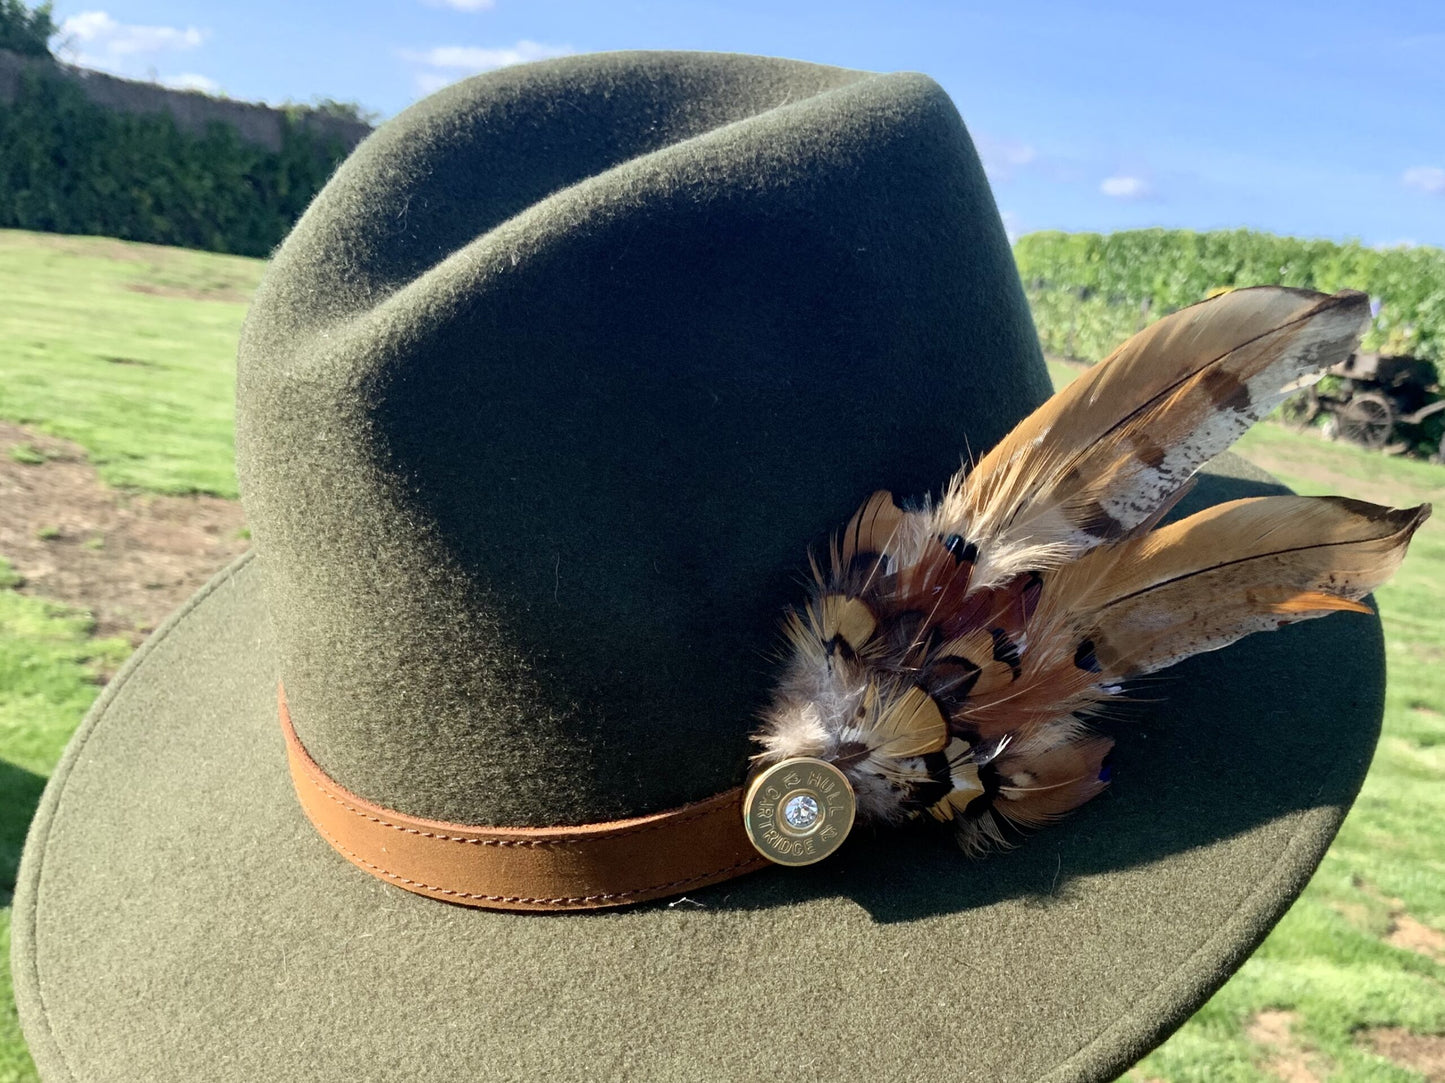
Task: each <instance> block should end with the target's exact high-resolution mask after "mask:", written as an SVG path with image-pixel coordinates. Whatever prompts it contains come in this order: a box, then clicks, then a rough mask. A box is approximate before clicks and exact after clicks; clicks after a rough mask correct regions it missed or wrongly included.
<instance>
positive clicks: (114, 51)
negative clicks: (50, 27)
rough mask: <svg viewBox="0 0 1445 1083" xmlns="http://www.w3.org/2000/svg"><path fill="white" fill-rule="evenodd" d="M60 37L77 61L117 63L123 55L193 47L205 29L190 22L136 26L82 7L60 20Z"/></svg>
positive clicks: (139, 54)
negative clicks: (81, 9) (172, 24)
mask: <svg viewBox="0 0 1445 1083" xmlns="http://www.w3.org/2000/svg"><path fill="white" fill-rule="evenodd" d="M60 37H61V39H62V40H64V41H66V42H67V43H68V44H69V46H70V47H71V48H73V49H75V50H76V52H77V54H78V57H79V62H80V63H87V62H90V61H100V62H101V63H109V64H117V63H121V62H123V61H124V60H125V59H126V58H127V57H145V56H150V55H151V54H154V53H162V52H168V51H173V50H182V49H194V48H195V47H196V46H198V45H200V44H201V42H203V41H205V40H206V32H205V31H204V30H198V29H196V28H195V27H194V26H188V27H186V28H184V29H182V28H180V27H177V26H136V25H133V24H130V23H122V22H117V21H116V20H115V19H114V18H112V17H111V16H110V15H108V14H107V13H105V12H104V11H82V12H81V13H80V14H78V15H71V16H69V17H68V18H67V19H65V20H64V21H63V22H62V23H61V24H60Z"/></svg>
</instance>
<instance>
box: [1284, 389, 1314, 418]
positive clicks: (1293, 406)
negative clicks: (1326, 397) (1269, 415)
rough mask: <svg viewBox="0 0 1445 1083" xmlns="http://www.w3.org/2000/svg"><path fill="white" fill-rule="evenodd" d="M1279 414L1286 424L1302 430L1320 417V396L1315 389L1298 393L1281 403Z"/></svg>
mask: <svg viewBox="0 0 1445 1083" xmlns="http://www.w3.org/2000/svg"><path fill="white" fill-rule="evenodd" d="M1279 413H1280V418H1281V420H1283V421H1284V422H1285V423H1286V424H1289V425H1298V426H1300V427H1301V428H1302V427H1304V426H1305V425H1308V424H1310V422H1312V421H1314V419H1315V418H1317V417H1319V416H1320V396H1319V394H1318V393H1317V392H1316V391H1315V389H1314V388H1313V387H1307V388H1305V389H1304V390H1303V391H1296V392H1295V393H1294V394H1293V395H1291V396H1290V397H1289V398H1287V399H1285V400H1284V402H1282V403H1280V407H1279Z"/></svg>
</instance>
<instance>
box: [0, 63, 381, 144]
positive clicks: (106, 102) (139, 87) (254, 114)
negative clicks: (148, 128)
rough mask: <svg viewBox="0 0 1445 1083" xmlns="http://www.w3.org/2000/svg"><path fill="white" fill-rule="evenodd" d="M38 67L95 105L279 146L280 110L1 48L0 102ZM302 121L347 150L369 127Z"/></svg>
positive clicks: (314, 117)
mask: <svg viewBox="0 0 1445 1083" xmlns="http://www.w3.org/2000/svg"><path fill="white" fill-rule="evenodd" d="M31 70H43V71H48V72H51V73H54V74H58V75H60V76H61V77H63V78H66V79H69V80H71V81H73V82H74V83H76V84H77V85H78V86H79V87H80V88H81V89H82V90H83V91H84V92H85V95H86V97H88V98H89V99H90V100H91V101H92V102H94V103H95V104H96V105H100V106H104V107H105V108H107V109H115V110H119V111H121V112H126V113H169V114H170V115H171V116H172V117H173V118H174V119H175V122H176V126H177V127H178V128H180V129H181V130H182V131H184V132H190V133H192V134H194V135H204V134H205V130H206V126H207V125H208V124H214V123H221V124H229V125H230V126H231V127H232V128H234V129H235V130H236V133H237V134H238V135H239V136H240V137H241V138H242V139H244V140H246V141H247V142H250V143H255V144H258V145H260V146H262V147H265V148H266V149H268V150H273V151H275V150H280V149H281V130H282V117H283V116H284V115H285V114H284V113H283V112H282V110H280V109H272V108H271V107H270V106H265V105H256V104H254V103H252V102H239V101H231V100H230V99H229V98H213V97H210V96H209V95H207V94H202V93H199V92H198V91H193V90H171V89H170V88H168V87H163V86H159V85H157V84H155V83H140V82H136V81H135V80H132V79H119V78H117V77H116V76H114V75H106V74H104V73H102V72H98V71H90V70H88V69H86V68H76V67H72V66H71V65H69V64H57V63H56V62H55V61H53V60H48V59H46V58H44V57H28V56H20V55H19V54H17V53H11V52H7V51H5V50H3V49H0V105H6V104H8V103H10V102H12V101H14V100H15V94H16V90H17V88H18V87H19V84H20V76H21V74H22V73H23V72H25V71H31ZM301 123H302V124H303V125H304V126H305V127H306V128H308V129H309V130H311V131H312V132H314V133H315V134H317V135H320V136H323V137H330V138H333V139H336V140H338V141H339V142H340V143H341V144H342V145H343V146H344V147H345V148H346V149H347V150H348V151H349V150H351V148H352V147H354V146H356V144H357V143H360V142H361V141H362V140H363V139H365V138H366V136H367V135H368V134H369V133H370V132H371V128H370V127H369V126H368V125H366V124H362V123H360V122H359V121H354V120H346V119H345V118H343V117H331V116H325V115H323V114H319V113H307V114H305V115H304V116H303V118H302V120H301Z"/></svg>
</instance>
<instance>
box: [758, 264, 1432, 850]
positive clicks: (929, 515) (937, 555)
mask: <svg viewBox="0 0 1445 1083" xmlns="http://www.w3.org/2000/svg"><path fill="white" fill-rule="evenodd" d="M1367 317H1368V306H1367V302H1366V300H1365V298H1364V296H1363V295H1361V294H1357V293H1352V292H1348V291H1346V292H1343V293H1339V294H1336V295H1335V296H1333V297H1326V296H1324V295H1321V294H1314V293H1309V292H1306V291H1302V290H1289V289H1278V288H1273V287H1267V288H1261V289H1252V290H1239V291H1236V292H1234V293H1231V294H1227V295H1225V296H1224V297H1221V298H1217V299H1215V300H1212V301H1209V302H1206V303H1204V304H1201V305H1196V306H1194V307H1193V308H1190V309H1186V310H1184V311H1182V312H1179V313H1175V314H1174V315H1172V316H1168V317H1165V318H1164V319H1163V320H1160V321H1159V322H1158V323H1157V324H1155V325H1154V326H1153V327H1151V328H1149V329H1148V330H1146V331H1144V332H1142V333H1140V334H1139V335H1136V336H1135V337H1134V338H1132V339H1130V340H1129V342H1127V343H1125V344H1124V345H1123V346H1122V347H1120V349H1118V350H1117V351H1115V353H1114V354H1113V355H1112V356H1111V357H1110V358H1109V359H1108V360H1106V361H1105V362H1103V363H1101V364H1100V365H1098V366H1096V367H1095V368H1094V369H1093V370H1091V371H1090V372H1089V373H1087V374H1085V375H1083V376H1081V377H1080V378H1079V379H1077V380H1076V381H1075V382H1074V383H1073V384H1071V385H1070V386H1069V387H1068V388H1066V389H1065V390H1064V391H1062V392H1060V393H1059V394H1058V395H1056V396H1054V398H1053V399H1051V400H1050V401H1049V402H1048V403H1046V404H1045V405H1044V406H1043V407H1041V408H1040V409H1039V410H1038V411H1036V412H1035V413H1034V414H1032V415H1031V416H1030V417H1028V418H1026V419H1025V420H1024V421H1023V422H1022V423H1021V424H1020V425H1019V426H1018V427H1017V428H1015V429H1014V431H1013V432H1012V433H1010V434H1009V435H1008V436H1007V437H1005V438H1004V440H1003V441H1002V442H1001V443H1000V444H999V445H998V447H996V448H995V449H994V450H993V451H992V452H990V453H989V454H988V455H986V456H985V457H984V458H983V460H982V461H981V462H980V463H979V464H978V466H977V468H976V469H974V470H973V471H972V472H971V473H966V474H960V475H959V476H958V477H956V478H954V479H953V480H952V481H951V482H950V483H949V485H948V487H947V489H946V490H945V493H944V496H943V499H942V500H941V501H940V502H939V503H938V504H937V505H928V504H925V505H924V506H923V507H922V508H920V509H918V510H905V509H904V508H901V507H900V506H899V505H898V504H897V503H896V502H895V501H894V500H893V497H892V496H891V495H890V494H888V493H886V492H879V493H875V494H874V495H873V496H872V497H870V498H869V499H868V500H867V501H866V502H865V503H864V505H863V506H862V507H861V508H860V509H859V511H858V513H857V514H856V515H855V516H854V517H853V519H852V520H850V521H849V523H848V525H847V526H846V528H845V529H844V530H843V531H842V533H841V534H840V535H839V537H838V538H837V539H836V540H835V542H834V544H833V546H832V549H831V552H830V553H829V559H828V561H827V562H826V566H820V565H819V564H817V563H815V564H814V566H813V567H814V575H815V577H816V584H815V587H814V591H813V593H812V596H811V598H810V599H809V601H808V603H807V604H806V605H805V606H804V607H803V609H802V610H801V612H797V613H794V614H792V615H791V616H790V617H789V619H788V623H787V626H786V630H787V634H788V638H789V642H790V645H791V651H790V653H789V658H788V661H787V664H786V669H785V672H784V674H783V678H782V680H781V681H780V683H779V687H778V691H777V694H776V696H775V699H774V701H773V703H772V705H771V707H770V708H769V709H768V711H767V714H766V717H765V720H764V725H763V727H762V729H761V731H760V732H759V734H758V738H757V739H758V742H759V745H760V747H761V751H760V752H759V753H758V756H757V757H756V758H757V759H758V760H759V761H760V762H761V763H763V764H768V763H773V762H778V761H781V760H784V759H788V758H791V757H795V756H815V757H819V758H822V759H825V760H828V761H829V762H831V763H833V764H834V765H835V766H836V767H838V768H839V770H841V771H842V772H843V773H844V774H845V775H846V776H847V777H848V779H849V782H850V784H851V785H852V786H853V789H854V791H855V794H856V795H857V798H858V812H859V815H860V817H861V818H862V819H865V820H869V819H871V820H874V821H876V822H882V823H896V822H899V821H902V820H907V819H910V818H913V817H916V816H919V815H922V814H924V813H927V814H931V815H932V817H933V818H935V819H937V820H942V821H944V822H947V823H951V824H952V825H953V827H954V829H955V832H956V834H957V837H958V841H959V843H960V845H962V847H963V848H964V849H965V850H966V851H968V852H969V853H979V852H983V851H985V850H987V849H989V848H991V847H994V846H998V845H1003V844H1006V843H1007V841H1008V840H1009V837H1010V836H1009V832H1008V830H1007V828H1008V826H1009V825H1013V826H1015V827H1037V826H1040V825H1042V824H1044V823H1047V822H1049V821H1050V820H1053V819H1055V818H1057V817H1058V816H1060V815H1063V814H1064V813H1065V812H1067V811H1069V810H1070V809H1072V808H1074V807H1076V806H1077V805H1079V804H1081V803H1083V802H1084V801H1087V800H1088V799H1089V798H1090V797H1092V796H1094V795H1095V794H1096V793H1098V792H1099V791H1100V790H1101V789H1103V787H1104V786H1105V784H1106V781H1107V766H1106V757H1107V755H1108V751H1109V748H1110V743H1109V741H1108V740H1107V739H1105V738H1103V737H1100V736H1098V735H1097V734H1094V733H1092V732H1091V731H1090V730H1089V728H1088V726H1087V724H1086V723H1085V722H1084V721H1083V719H1084V718H1086V717H1088V716H1089V715H1090V714H1091V713H1092V712H1094V711H1096V710H1099V709H1101V708H1102V707H1104V706H1105V705H1107V703H1108V702H1110V701H1111V700H1112V699H1113V698H1114V697H1116V696H1118V695H1119V694H1120V692H1121V682H1122V681H1124V680H1125V679H1127V678H1130V677H1135V676H1139V675H1141V674H1146V673H1152V672H1154V671H1156V670H1158V669H1162V668H1164V667H1165V666H1168V665H1172V664H1173V663H1174V662H1177V661H1179V660H1181V659H1183V658H1185V657H1188V656H1190V655H1192V654H1197V653H1199V652H1200V651H1206V650H1214V649H1217V648H1219V647H1222V646H1225V645H1227V644H1228V643H1232V642H1233V641H1234V640H1236V639H1238V638H1240V637H1241V636H1244V635H1248V634H1250V633H1251V632H1255V631H1261V630H1265V629H1268V628H1274V627H1278V626H1280V625H1282V624H1286V623H1290V622H1293V621H1296V620H1303V619H1309V618H1313V617H1319V616H1324V615H1326V614H1328V613H1330V612H1334V611H1337V610H1342V609H1360V608H1363V607H1362V606H1361V604H1360V602H1359V599H1360V598H1361V597H1362V596H1363V595H1364V594H1366V593H1367V592H1369V591H1371V590H1373V589H1375V588H1376V587H1377V586H1379V585H1380V584H1381V583H1383V582H1384V581H1385V580H1386V579H1387V578H1388V577H1389V575H1390V574H1391V573H1392V572H1393V571H1394V570H1395V568H1396V567H1397V566H1398V565H1399V563H1400V561H1401V559H1403V557H1404V553H1405V548H1406V546H1407V545H1408V543H1409V540H1410V536H1411V535H1412V534H1413V533H1414V531H1415V530H1416V529H1417V528H1418V527H1419V525H1420V524H1421V523H1422V522H1423V521H1424V520H1425V518H1426V516H1427V515H1428V514H1429V508H1428V506H1422V507H1419V508H1414V509H1409V510H1405V511H1395V510H1391V509H1388V508H1379V507H1376V506H1374V505H1370V504H1363V503H1360V502H1358V501H1350V500H1342V499H1335V498H1314V499H1311V498H1304V497H1268V498H1264V499H1257V500H1244V501H1236V502H1233V503H1231V504H1225V505H1221V506H1219V507H1216V508H1211V509H1208V510H1206V511H1203V512H1200V513H1198V514H1196V515H1193V516H1190V517H1189V518H1187V519H1184V520H1182V521H1181V522H1179V523H1175V524H1173V525H1170V526H1166V527H1158V526H1157V524H1158V523H1159V522H1160V521H1161V519H1162V518H1163V516H1164V515H1165V514H1166V512H1167V511H1168V510H1169V508H1170V507H1171V506H1172V505H1173V504H1174V503H1175V502H1176V501H1177V500H1178V499H1179V498H1180V496H1181V495H1182V494H1183V492H1184V490H1185V489H1186V488H1187V486H1188V485H1189V484H1190V482H1191V478H1192V476H1193V475H1194V473H1195V472H1196V471H1197V470H1198V468H1199V467H1200V466H1201V465H1202V464H1203V463H1204V461H1205V460H1206V459H1208V458H1210V457H1211V456H1213V455H1215V454H1217V453H1218V452H1220V451H1223V450H1224V449H1225V448H1226V447H1227V446H1228V445H1229V444H1230V443H1232V442H1233V441H1234V439H1235V438H1236V437H1238V436H1239V435H1240V434H1241V433H1242V432H1243V431H1244V430H1245V429H1246V428H1247V427H1248V426H1249V425H1250V424H1251V423H1252V422H1253V421H1254V420H1256V419H1257V418H1259V417H1260V416H1262V415H1263V414H1264V413H1265V412H1267V411H1268V410H1269V409H1271V408H1272V407H1273V406H1274V404H1275V403H1276V402H1278V401H1279V399H1280V398H1281V396H1282V395H1283V394H1284V392H1285V389H1286V388H1287V387H1288V386H1291V385H1294V386H1298V385H1299V384H1301V383H1303V382H1307V381H1308V380H1310V379H1312V378H1314V377H1315V376H1317V375H1318V373H1319V372H1320V371H1321V370H1323V369H1324V368H1326V367H1328V366H1329V365H1332V364H1334V363H1336V362H1338V361H1340V360H1343V359H1344V357H1345V356H1347V355H1348V353H1349V352H1350V350H1351V349H1353V348H1354V345H1355V343H1356V342H1357V341H1358V337H1359V334H1360V331H1361V330H1362V327H1363V325H1364V322H1365V320H1366V319H1367Z"/></svg>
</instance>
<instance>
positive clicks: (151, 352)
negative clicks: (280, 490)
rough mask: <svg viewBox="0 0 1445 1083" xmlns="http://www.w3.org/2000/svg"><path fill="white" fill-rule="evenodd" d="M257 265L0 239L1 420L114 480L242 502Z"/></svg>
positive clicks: (98, 243)
mask: <svg viewBox="0 0 1445 1083" xmlns="http://www.w3.org/2000/svg"><path fill="white" fill-rule="evenodd" d="M262 266H263V264H262V263H261V261H259V260H254V259H245V258H243V257H240V256H218V255H213V254H211V253H206V252H188V251H185V250H183V249H179V248H161V247H158V246H156V245H143V244H129V243H126V242H124V241H113V240H107V239H103V238H89V237H86V238H81V237H61V236H56V235H52V234H41V233H23V232H19V231H15V230H0V417H3V418H5V419H6V420H9V421H17V422H20V423H22V424H27V425H34V426H35V427H37V428H39V429H41V430H42V431H44V432H48V433H50V434H52V435H54V436H63V437H65V438H67V439H70V440H74V441H75V442H76V443H78V444H80V445H81V446H83V447H84V448H85V449H86V450H87V451H88V452H89V453H90V459H91V461H92V462H93V463H95V465H96V466H97V467H98V468H99V470H100V476H101V477H102V478H103V479H104V480H105V481H107V482H109V483H110V484H112V485H117V486H127V487H135V488H139V489H146V490H150V491H153V492H162V493H184V492H207V493H215V494H217V495H219V496H232V497H234V496H235V495H236V480H235V470H234V468H233V465H232V457H233V452H232V442H231V428H232V419H231V414H232V398H233V396H234V385H235V357H236V337H237V332H238V331H239V329H240V327H241V318H242V317H243V316H244V315H245V312H246V300H247V298H248V297H249V296H250V294H251V292H252V291H253V290H254V289H255V288H256V283H257V282H258V281H259V280H260V275H261V268H262Z"/></svg>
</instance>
